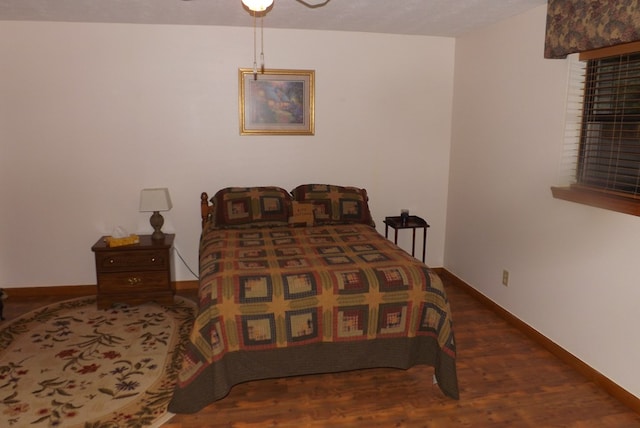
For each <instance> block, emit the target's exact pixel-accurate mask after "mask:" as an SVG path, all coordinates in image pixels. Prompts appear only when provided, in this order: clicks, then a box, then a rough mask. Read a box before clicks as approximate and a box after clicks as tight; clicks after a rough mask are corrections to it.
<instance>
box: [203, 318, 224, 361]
mask: <svg viewBox="0 0 640 428" xmlns="http://www.w3.org/2000/svg"><path fill="white" fill-rule="evenodd" d="M222 326H223V323H222V321H221V318H219V317H217V318H213V319H212V320H211V323H210V324H209V327H208V329H207V331H208V333H209V338H210V341H211V352H212V353H213V356H214V358H216V357H218V356H222V355H223V352H224V351H225V349H226V348H227V345H226V337H225V334H224V328H223V327H222Z"/></svg>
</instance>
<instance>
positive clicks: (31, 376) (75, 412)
mask: <svg viewBox="0 0 640 428" xmlns="http://www.w3.org/2000/svg"><path fill="white" fill-rule="evenodd" d="M194 315H195V304H194V303H192V302H191V301H189V300H187V299H183V298H181V297H175V306H166V307H165V306H161V305H158V304H155V303H147V304H143V305H139V306H126V305H122V306H114V307H112V308H111V309H106V310H99V309H97V307H96V299H95V297H91V298H79V299H73V300H67V301H64V302H61V303H56V304H52V305H49V306H46V307H43V308H41V309H38V310H36V311H32V312H30V313H28V314H26V315H23V316H22V317H20V318H18V319H16V320H14V321H12V322H11V323H9V324H6V325H2V326H1V327H2V328H1V329H0V427H35V428H39V427H91V428H103V427H104V428H120V427H123V428H124V427H145V426H159V425H160V424H162V423H163V422H166V421H167V420H168V419H169V418H170V417H171V416H172V415H171V414H170V413H167V404H168V403H169V401H170V400H171V396H172V394H173V387H174V385H175V380H176V377H177V374H178V371H179V370H180V367H181V360H182V352H183V350H184V346H185V345H186V343H187V341H188V339H189V333H190V330H191V326H192V324H193V319H194Z"/></svg>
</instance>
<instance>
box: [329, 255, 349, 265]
mask: <svg viewBox="0 0 640 428" xmlns="http://www.w3.org/2000/svg"><path fill="white" fill-rule="evenodd" d="M323 259H324V261H325V262H326V263H327V264H328V265H346V264H353V260H351V259H350V258H349V257H347V256H328V257H323Z"/></svg>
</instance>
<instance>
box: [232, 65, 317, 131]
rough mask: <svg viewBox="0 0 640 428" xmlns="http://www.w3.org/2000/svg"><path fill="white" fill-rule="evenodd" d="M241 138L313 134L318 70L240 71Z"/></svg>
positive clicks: (244, 69)
mask: <svg viewBox="0 0 640 428" xmlns="http://www.w3.org/2000/svg"><path fill="white" fill-rule="evenodd" d="M238 78H239V81H240V96H239V102H238V104H239V109H240V135H313V134H314V132H315V117H314V116H315V111H314V103H315V99H314V98H315V93H314V92H315V87H314V85H315V84H314V78H315V71H314V70H275V69H265V70H264V72H258V73H255V74H254V72H253V69H250V68H241V69H239V70H238Z"/></svg>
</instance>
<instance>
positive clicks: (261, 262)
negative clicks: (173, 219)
mask: <svg viewBox="0 0 640 428" xmlns="http://www.w3.org/2000/svg"><path fill="white" fill-rule="evenodd" d="M200 245H201V247H200V290H199V293H200V294H199V298H200V302H199V314H198V316H197V319H196V321H195V325H194V328H193V330H192V334H191V340H190V343H189V344H188V347H187V349H186V350H184V352H185V356H184V362H183V368H182V371H181V373H180V374H179V378H178V382H177V386H176V390H175V393H174V397H173V400H172V402H171V404H170V406H169V410H170V411H172V412H174V413H191V412H195V411H198V410H199V409H200V408H202V407H204V406H205V405H207V404H209V403H210V402H212V401H215V400H217V399H220V398H222V397H224V396H225V395H226V394H227V393H228V392H229V390H230V388H231V387H232V386H233V385H235V384H237V383H240V382H244V381H247V380H253V379H262V378H269V377H280V376H288V375H300V374H310V373H322V372H332V371H343V370H352V369H358V368H368V367H398V368H408V367H411V366H413V365H415V364H428V365H432V366H434V367H435V375H436V378H437V380H438V384H439V386H440V388H441V389H442V391H443V392H444V393H445V394H447V395H449V396H451V397H453V398H458V387H457V377H456V376H457V375H456V369H455V354H456V351H455V342H454V334H453V329H452V320H451V314H450V309H449V303H448V301H447V297H446V294H445V292H444V288H443V286H442V282H441V281H440V279H439V277H438V276H437V275H435V274H434V273H433V272H432V271H431V270H430V269H429V268H428V267H427V266H425V265H424V264H422V263H420V262H419V261H417V260H416V259H414V258H413V257H411V256H409V255H408V254H406V253H405V252H404V251H402V250H401V249H400V248H398V247H397V246H395V245H394V244H393V243H391V242H390V241H388V240H386V239H385V238H383V237H382V236H381V235H380V234H379V233H378V232H377V231H376V230H375V229H373V228H371V227H369V226H366V225H359V224H354V225H337V226H336V225H329V226H314V227H299V228H293V227H275V228H260V229H211V230H209V231H206V232H205V233H203V235H202V237H201V244H200Z"/></svg>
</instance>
